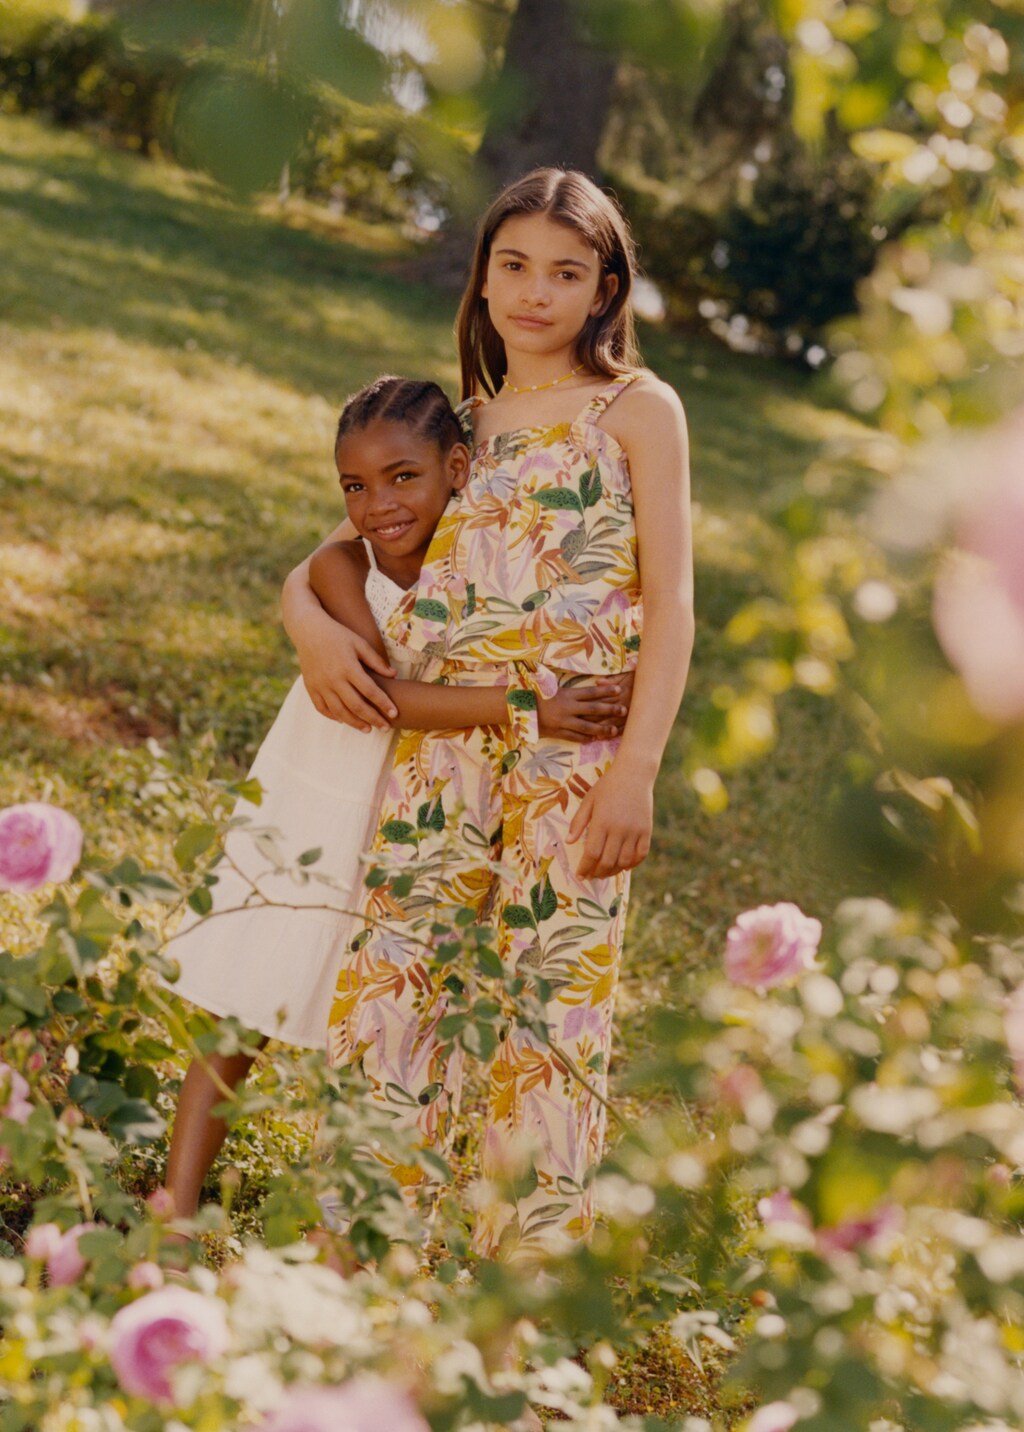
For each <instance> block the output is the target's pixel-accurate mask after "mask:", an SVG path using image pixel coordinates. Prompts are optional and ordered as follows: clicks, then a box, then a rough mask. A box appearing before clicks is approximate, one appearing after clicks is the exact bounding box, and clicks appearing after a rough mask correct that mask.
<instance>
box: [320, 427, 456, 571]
mask: <svg viewBox="0 0 1024 1432" xmlns="http://www.w3.org/2000/svg"><path fill="white" fill-rule="evenodd" d="M335 460H336V462H337V466H338V479H339V482H340V484H341V490H342V492H343V493H344V495H345V506H346V508H347V509H348V515H349V517H350V518H351V519H352V522H353V524H354V526H355V528H356V530H357V531H358V533H359V535H360V536H361V537H368V538H369V539H370V542H371V543H372V544H373V546H374V548H375V549H378V548H379V549H380V550H379V552H378V555H379V556H383V557H384V563H383V568H384V570H385V571H386V572H387V575H388V576H390V577H392V578H393V579H394V580H395V581H397V582H399V583H401V584H402V585H406V584H407V582H409V581H414V580H415V578H416V575H417V573H418V571H419V565H420V562H421V560H422V558H423V556H424V555H425V553H426V550H427V547H428V546H429V545H430V539H431V537H432V536H433V533H434V528H435V527H436V526H437V523H438V521H439V519H440V517H441V514H442V512H443V511H444V509H445V507H446V506H447V504H448V499H449V497H451V495H452V492H453V490H454V489H456V488H460V487H462V486H463V484H464V483H465V481H466V477H467V475H468V471H469V454H468V452H467V450H466V448H465V447H464V446H463V445H462V444H461V443H456V444H455V446H454V447H452V448H451V449H450V450H449V452H447V453H443V452H442V451H441V449H440V448H439V446H438V444H437V442H436V440H434V439H433V438H429V437H421V436H420V435H419V434H417V433H416V432H415V431H414V430H411V429H410V427H409V425H408V424H407V423H404V422H399V421H391V420H389V419H386V418H374V419H372V420H371V421H370V422H369V423H367V424H366V426H365V427H362V428H358V429H354V430H353V431H350V432H347V433H345V434H344V436H343V437H342V438H341V439H340V440H339V442H338V446H337V449H336V451H335Z"/></svg>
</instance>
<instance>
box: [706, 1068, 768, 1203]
mask: <svg viewBox="0 0 1024 1432" xmlns="http://www.w3.org/2000/svg"><path fill="white" fill-rule="evenodd" d="M716 1083H717V1087H718V1097H719V1098H720V1099H721V1101H722V1103H723V1104H725V1105H727V1106H728V1107H729V1108H730V1109H740V1110H743V1109H745V1108H746V1107H747V1105H748V1104H749V1103H750V1102H751V1100H752V1099H756V1098H757V1096H758V1095H759V1094H761V1093H762V1092H763V1091H764V1085H763V1084H762V1083H761V1076H760V1074H758V1072H757V1070H756V1069H755V1068H754V1067H753V1066H752V1065H750V1064H735V1065H733V1067H732V1068H731V1069H729V1070H728V1071H727V1072H726V1073H724V1074H721V1075H720V1076H719V1077H718V1079H717V1081H716ZM762 1202H763V1203H765V1202H767V1199H762Z"/></svg>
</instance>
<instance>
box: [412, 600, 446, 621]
mask: <svg viewBox="0 0 1024 1432" xmlns="http://www.w3.org/2000/svg"><path fill="white" fill-rule="evenodd" d="M412 611H413V616H417V617H423V619H424V620H425V621H428V622H446V621H447V620H448V608H447V607H446V606H445V604H444V602H435V601H432V600H431V599H430V598H429V597H420V599H419V601H418V602H417V603H416V605H415V606H414V607H413V609H412Z"/></svg>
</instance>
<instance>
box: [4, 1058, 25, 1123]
mask: <svg viewBox="0 0 1024 1432" xmlns="http://www.w3.org/2000/svg"><path fill="white" fill-rule="evenodd" d="M31 1112H32V1101H31V1099H30V1098H29V1097H28V1081H27V1080H26V1079H25V1077H24V1075H22V1074H19V1073H18V1071H17V1069H12V1068H11V1066H10V1065H9V1064H5V1063H4V1061H3V1060H2V1059H0V1119H13V1120H14V1122H15V1123H16V1124H24V1123H25V1121H26V1120H27V1119H28V1116H29V1114H31Z"/></svg>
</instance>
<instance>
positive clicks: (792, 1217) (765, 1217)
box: [757, 1188, 811, 1232]
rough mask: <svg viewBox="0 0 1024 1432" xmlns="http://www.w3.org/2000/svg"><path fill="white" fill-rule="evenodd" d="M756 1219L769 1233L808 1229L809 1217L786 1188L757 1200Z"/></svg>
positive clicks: (809, 1224)
mask: <svg viewBox="0 0 1024 1432" xmlns="http://www.w3.org/2000/svg"><path fill="white" fill-rule="evenodd" d="M757 1213H758V1217H759V1218H760V1219H761V1222H762V1223H763V1224H764V1226H765V1227H766V1228H767V1229H769V1230H770V1231H776V1232H777V1231H779V1230H781V1229H784V1228H810V1227H811V1215H810V1214H809V1213H808V1212H807V1209H806V1208H804V1206H803V1204H802V1203H797V1201H796V1199H795V1198H794V1197H793V1195H792V1194H791V1193H790V1191H789V1189H788V1188H780V1189H777V1190H776V1191H775V1193H773V1194H770V1195H769V1196H768V1197H766V1198H761V1199H758V1203H757Z"/></svg>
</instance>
